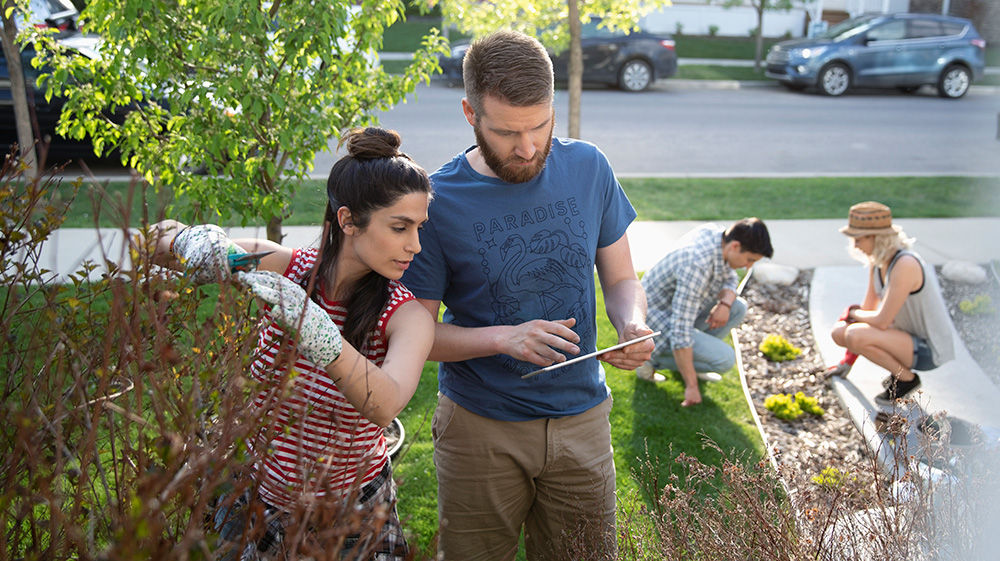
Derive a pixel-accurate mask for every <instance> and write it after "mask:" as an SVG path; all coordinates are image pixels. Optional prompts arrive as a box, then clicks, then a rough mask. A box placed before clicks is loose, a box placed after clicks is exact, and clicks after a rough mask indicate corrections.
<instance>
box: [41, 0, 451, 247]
mask: <svg viewBox="0 0 1000 561" xmlns="http://www.w3.org/2000/svg"><path fill="white" fill-rule="evenodd" d="M403 13H404V5H403V2H402V1H401V0H363V1H361V2H354V1H348V0H323V1H319V2H307V1H303V0H273V1H265V2H262V1H260V0H180V1H175V0H168V1H160V0H91V1H90V2H89V3H88V4H87V7H86V8H85V9H84V11H83V12H82V17H81V20H82V25H83V26H84V27H85V29H87V31H88V32H89V33H95V34H98V35H100V37H101V38H102V43H101V45H100V49H99V51H100V57H99V58H97V59H88V58H86V57H81V56H72V55H70V54H68V53H63V52H61V51H60V50H59V48H58V47H57V46H56V45H54V44H52V43H49V44H48V46H47V47H45V48H44V49H43V52H44V53H45V54H44V62H46V63H47V64H49V65H51V67H52V68H54V70H53V71H52V72H51V73H49V74H44V75H43V76H42V78H41V79H40V82H42V83H44V85H45V86H46V87H47V95H50V96H51V95H61V96H64V97H66V98H67V99H68V101H67V103H66V108H65V109H64V112H63V115H62V118H61V120H60V124H59V129H58V131H59V132H60V134H63V135H64V136H68V137H71V138H84V137H86V136H89V137H90V138H91V139H92V140H93V143H94V148H95V151H96V152H98V153H108V152H110V151H111V150H112V149H114V148H117V149H119V150H120V151H121V154H122V161H123V163H125V164H127V165H128V166H130V167H132V168H134V169H136V170H137V171H138V172H139V173H141V174H142V176H143V177H144V178H145V179H146V180H147V181H149V182H150V183H151V184H153V185H156V186H157V187H159V186H168V187H170V188H172V189H173V191H174V193H175V194H177V195H182V194H183V195H187V198H188V200H189V201H191V203H192V204H191V208H189V209H187V211H186V212H184V213H183V214H185V215H187V216H186V217H187V218H189V219H192V220H195V219H197V220H205V219H213V218H216V219H221V220H226V219H229V218H231V217H240V218H242V221H243V223H244V224H245V223H247V222H248V221H249V220H250V219H251V218H262V219H264V220H266V221H267V235H268V238H269V239H272V240H275V241H280V239H281V222H282V219H283V217H284V216H285V214H286V213H287V212H288V211H287V209H288V202H289V200H290V197H292V196H293V194H294V188H295V185H296V184H297V183H298V182H299V180H301V179H302V178H304V177H305V176H306V175H307V174H308V173H309V172H310V171H311V168H312V162H313V159H314V156H315V154H316V153H317V152H320V151H323V150H326V149H327V147H328V145H329V143H330V141H331V140H332V139H335V138H338V137H339V135H340V133H341V132H342V131H344V130H346V129H348V128H352V127H356V126H364V125H368V124H374V123H375V122H376V117H375V116H374V114H375V113H376V112H378V111H384V110H387V109H389V108H391V107H392V106H393V105H395V104H396V103H398V102H400V101H401V100H403V99H404V98H405V96H406V94H408V93H412V92H413V90H414V88H415V86H416V85H417V84H418V83H419V82H420V81H422V80H428V79H429V77H430V75H431V74H432V73H433V72H435V71H438V70H439V67H438V63H437V54H438V53H441V52H446V50H445V49H446V47H445V41H444V40H443V39H441V38H440V37H439V36H438V35H437V33H436V31H435V32H434V33H432V34H431V35H429V36H428V37H425V38H424V41H423V44H422V46H421V48H420V49H419V50H418V51H417V52H416V53H414V59H413V63H412V64H411V65H409V66H408V67H407V69H406V71H405V72H404V73H402V74H397V75H390V74H387V73H386V72H385V71H384V70H383V69H382V67H381V66H380V65H379V64H378V63H377V61H375V62H373V61H372V60H370V57H371V55H372V54H373V53H375V52H376V51H377V50H378V48H379V47H380V46H381V42H382V32H383V30H384V29H385V28H386V27H388V26H390V25H392V24H393V23H394V22H396V21H397V20H399V19H400V18H402V17H403ZM123 111H128V113H127V117H126V118H125V119H124V122H118V121H120V119H118V120H114V119H110V118H108V117H107V116H108V115H112V114H114V113H116V112H118V113H121V112H123ZM197 168H201V169H197ZM198 172H200V173H198ZM175 214H179V213H175Z"/></svg>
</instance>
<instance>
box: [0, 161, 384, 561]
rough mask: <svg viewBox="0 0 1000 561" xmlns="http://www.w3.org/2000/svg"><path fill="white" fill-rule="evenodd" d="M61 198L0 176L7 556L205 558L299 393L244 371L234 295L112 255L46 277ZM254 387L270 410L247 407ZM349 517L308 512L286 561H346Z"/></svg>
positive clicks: (353, 525)
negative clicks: (224, 503) (267, 435)
mask: <svg viewBox="0 0 1000 561" xmlns="http://www.w3.org/2000/svg"><path fill="white" fill-rule="evenodd" d="M74 186H75V187H76V188H82V186H83V182H82V181H78V182H76V183H75V184H74ZM55 187H56V182H55V181H54V180H53V178H52V177H51V176H48V177H45V178H41V179H36V180H31V179H28V178H25V177H24V176H23V169H22V168H21V166H20V164H19V163H15V162H14V161H13V160H12V159H11V158H8V159H7V160H6V162H5V163H4V165H3V168H2V170H0V258H2V268H0V276H2V277H3V286H2V287H0V361H2V362H0V368H2V371H3V372H4V373H5V376H4V378H3V379H2V380H0V391H2V392H3V402H2V403H3V407H2V416H0V427H2V428H0V450H2V451H3V454H2V455H0V528H2V529H3V532H4V533H3V534H0V543H2V544H3V545H2V546H0V547H2V548H3V553H0V557H2V558H4V559H8V558H10V559H25V560H40V559H46V560H48V559H56V560H63V559H80V560H84V559H117V560H122V561H133V560H134V561H138V560H148V559H157V560H168V561H169V560H180V559H214V558H216V557H217V556H218V555H219V554H220V553H221V552H222V551H223V549H222V547H220V546H221V545H222V544H221V542H220V539H219V535H218V532H217V531H215V529H214V525H213V524H210V523H208V521H209V520H211V519H212V516H213V514H214V513H215V506H214V505H215V503H216V501H217V500H218V499H220V497H222V496H230V497H234V496H237V495H239V494H241V493H242V492H244V491H246V490H248V489H249V490H253V489H255V488H254V487H252V479H251V478H250V477H248V475H247V474H250V473H252V470H253V469H254V465H255V463H256V457H255V455H254V453H253V450H252V448H251V447H250V446H249V445H248V443H251V442H253V440H254V438H255V437H256V435H258V434H259V433H260V432H261V431H262V429H265V428H266V427H268V426H269V423H268V422H267V418H268V416H269V415H271V414H272V413H273V411H272V410H271V407H273V406H275V405H277V404H280V403H281V400H283V399H287V394H288V392H287V388H288V387H290V386H292V383H293V381H292V379H291V377H285V378H283V379H279V380H276V381H275V383H274V384H273V387H272V384H271V383H270V382H269V383H268V385H267V386H260V385H258V384H256V383H255V382H254V381H253V379H251V378H250V377H248V376H246V375H244V372H245V371H246V368H247V366H248V364H249V362H250V361H251V360H252V359H253V357H254V356H255V353H256V345H257V339H256V337H255V336H254V335H255V334H256V333H257V325H258V319H257V315H256V311H255V308H254V305H253V303H252V299H251V298H250V297H249V296H248V295H247V294H245V292H244V291H243V290H239V289H236V288H235V287H233V286H228V285H222V286H209V287H194V286H191V285H189V284H188V283H187V282H186V281H185V280H184V279H183V278H178V277H176V276H173V275H164V274H163V272H162V271H160V270H158V269H157V268H156V267H154V266H153V265H152V264H151V263H150V260H149V251H148V250H147V248H145V247H142V246H137V247H133V248H132V250H131V258H132V259H131V262H132V270H124V269H119V268H117V267H115V266H114V263H115V262H117V261H118V259H105V261H106V266H107V267H108V268H109V270H108V272H106V273H104V274H102V275H97V274H95V273H97V272H98V266H97V265H96V264H94V263H84V264H83V265H82V266H81V268H80V270H79V271H77V272H74V273H72V274H70V275H69V276H68V278H66V279H54V278H52V275H51V274H50V273H49V272H47V271H46V270H45V269H44V268H43V267H41V266H40V264H39V262H40V260H41V256H42V245H43V243H44V242H45V241H46V240H47V239H48V238H49V237H50V236H51V235H52V232H53V231H54V230H55V229H56V228H58V227H59V224H60V223H61V221H62V212H63V210H64V209H65V207H66V205H68V204H70V203H71V202H73V201H60V200H59V199H58V196H57V194H56V189H55ZM133 188H135V186H134V185H133ZM93 190H94V191H97V192H99V191H100V187H99V186H95V187H93ZM141 195H142V193H140V194H139V196H141ZM76 204H82V203H80V202H77V203H76ZM125 208H127V207H125ZM112 210H115V211H118V212H121V209H120V208H118V209H112ZM127 215H128V213H127V212H123V213H122V214H121V216H122V217H123V221H124V223H125V224H128V223H129V220H128V216H127ZM120 235H122V236H124V238H125V239H129V236H130V232H129V231H128V230H125V229H122V231H121V232H120ZM57 280H59V282H56V281H57ZM60 283H62V284H60ZM261 389H264V390H267V391H268V392H269V393H268V394H267V397H266V398H265V401H266V402H267V405H264V406H261V407H253V406H252V405H253V399H254V397H255V396H257V394H258V392H259V391H260V390H261ZM253 495H254V496H256V492H255V491H254V492H253ZM259 507H260V505H259V501H256V500H251V502H250V506H249V508H250V509H251V511H253V510H255V509H258V508H259ZM306 508H309V509H312V510H309V512H308V515H307V512H306ZM343 510H344V507H343V506H341V505H340V501H317V502H316V504H311V505H304V506H303V508H302V509H301V511H299V510H295V511H293V512H292V513H291V515H292V517H293V518H294V519H295V520H296V521H297V522H295V523H293V524H291V525H289V527H288V528H287V530H288V531H287V538H288V539H287V540H286V542H285V548H284V549H285V551H286V552H288V553H289V556H290V558H299V557H297V555H300V554H302V553H303V552H308V551H311V552H312V557H314V558H324V559H325V558H327V557H331V556H332V557H335V558H339V548H338V547H336V545H337V544H338V543H342V542H341V540H342V538H343V537H344V535H345V534H347V533H357V532H362V534H364V532H365V531H366V528H364V527H363V526H360V524H361V522H359V520H360V518H359V517H358V516H356V515H355V513H354V512H353V510H352V512H344V511H343ZM334 520H336V521H338V522H337V523H336V524H334V523H333V522H332V521H334ZM305 525H309V526H310V527H314V528H324V530H323V532H324V533H322V534H321V533H320V532H319V531H315V532H304V531H303V532H300V531H299V529H300V528H303V527H304V526H305ZM327 529H328V530H327ZM261 531H262V528H260V527H258V528H255V529H250V530H249V531H248V532H246V533H245V534H244V535H243V536H242V537H241V539H242V540H243V544H245V543H247V542H249V541H250V540H256V539H257V538H258V537H259V535H260V532H261ZM243 544H237V547H239V548H240V549H242V545H243ZM225 547H227V548H228V547H231V546H230V545H226V546H225ZM317 552H331V553H329V554H328V555H317ZM307 556H308V555H307Z"/></svg>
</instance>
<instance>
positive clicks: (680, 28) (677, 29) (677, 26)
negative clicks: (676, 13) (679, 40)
mask: <svg viewBox="0 0 1000 561" xmlns="http://www.w3.org/2000/svg"><path fill="white" fill-rule="evenodd" d="M683 33H684V24H683V23H681V22H679V21H677V22H674V34H675V35H682V34H683Z"/></svg>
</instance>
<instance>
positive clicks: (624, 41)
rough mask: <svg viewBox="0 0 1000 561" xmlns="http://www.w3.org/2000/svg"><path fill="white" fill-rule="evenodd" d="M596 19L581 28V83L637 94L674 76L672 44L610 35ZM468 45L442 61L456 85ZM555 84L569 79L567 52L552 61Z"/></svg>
mask: <svg viewBox="0 0 1000 561" xmlns="http://www.w3.org/2000/svg"><path fill="white" fill-rule="evenodd" d="M600 23H601V20H600V19H599V18H592V19H591V20H590V22H589V23H585V24H583V27H582V30H581V33H580V46H581V47H582V49H583V81H584V82H588V83H601V84H609V85H612V86H617V87H619V88H621V89H623V90H625V91H629V92H639V91H643V90H645V89H646V88H648V87H649V85H650V84H652V83H653V82H654V81H656V80H659V79H661V78H669V77H670V76H673V75H674V74H675V73H676V72H677V54H676V53H675V52H674V40H673V39H672V38H670V37H668V36H662V35H654V34H652V33H648V32H646V31H642V30H639V31H633V32H631V33H625V32H624V31H620V30H619V31H611V30H610V29H606V28H599V27H598V25H599V24H600ZM468 48H469V43H468V42H456V43H455V44H454V45H452V48H451V56H450V57H447V58H444V57H442V58H441V61H440V62H441V72H442V74H444V77H445V78H446V79H447V80H449V81H453V82H455V83H461V81H462V57H464V56H465V51H466V49H468ZM552 66H553V69H554V71H555V77H556V80H557V81H563V82H564V81H567V80H568V79H569V71H568V68H569V49H566V50H564V51H563V52H562V53H560V54H559V55H558V56H553V57H552Z"/></svg>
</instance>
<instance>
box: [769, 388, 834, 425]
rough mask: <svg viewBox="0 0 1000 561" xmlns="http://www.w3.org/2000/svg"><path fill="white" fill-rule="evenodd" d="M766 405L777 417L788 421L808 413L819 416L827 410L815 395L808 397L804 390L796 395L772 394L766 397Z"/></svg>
mask: <svg viewBox="0 0 1000 561" xmlns="http://www.w3.org/2000/svg"><path fill="white" fill-rule="evenodd" d="M764 407H765V408H766V409H767V410H768V411H770V412H772V413H774V416H775V417H777V418H779V419H785V420H786V421H792V420H795V419H798V418H799V417H801V416H802V415H804V414H806V413H809V414H811V415H816V416H817V417H819V416H821V415H823V413H825V412H826V411H824V410H823V408H822V407H820V406H819V402H818V401H817V400H816V398H815V397H806V394H804V393H802V392H797V393H796V394H795V395H794V396H793V395H792V394H790V393H779V394H771V395H769V396H767V398H766V399H764Z"/></svg>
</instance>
